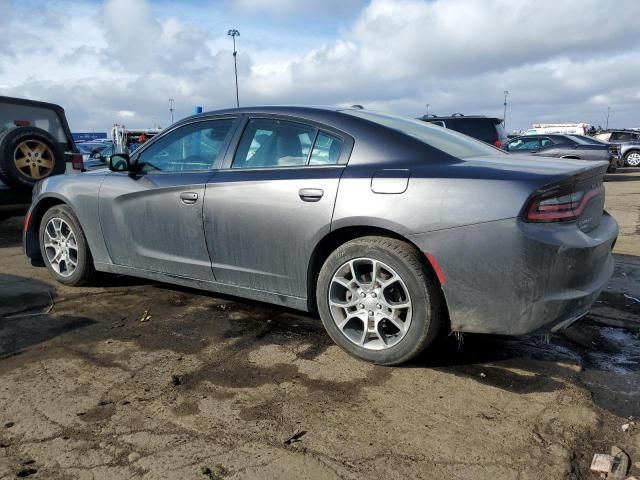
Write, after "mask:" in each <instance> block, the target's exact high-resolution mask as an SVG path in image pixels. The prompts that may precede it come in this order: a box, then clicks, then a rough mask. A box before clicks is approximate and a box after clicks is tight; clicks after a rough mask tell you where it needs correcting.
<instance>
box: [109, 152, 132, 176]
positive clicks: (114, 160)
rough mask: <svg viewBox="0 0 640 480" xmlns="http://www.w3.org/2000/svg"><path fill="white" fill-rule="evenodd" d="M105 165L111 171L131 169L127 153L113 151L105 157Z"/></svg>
mask: <svg viewBox="0 0 640 480" xmlns="http://www.w3.org/2000/svg"><path fill="white" fill-rule="evenodd" d="M107 165H108V166H109V170H111V171H113V172H128V171H129V170H130V169H131V164H130V163H129V155H127V154H126V153H114V154H113V155H111V156H110V157H107Z"/></svg>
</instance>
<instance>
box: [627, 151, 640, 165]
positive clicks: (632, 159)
mask: <svg viewBox="0 0 640 480" xmlns="http://www.w3.org/2000/svg"><path fill="white" fill-rule="evenodd" d="M624 164H625V165H627V166H629V167H637V166H640V151H638V150H632V151H630V152H627V154H626V155H625V156H624Z"/></svg>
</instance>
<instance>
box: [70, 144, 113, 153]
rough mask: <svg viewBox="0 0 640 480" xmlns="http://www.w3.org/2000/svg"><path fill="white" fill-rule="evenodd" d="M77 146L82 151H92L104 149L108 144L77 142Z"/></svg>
mask: <svg viewBox="0 0 640 480" xmlns="http://www.w3.org/2000/svg"><path fill="white" fill-rule="evenodd" d="M76 147H78V150H80V153H92V152H95V151H100V150H104V149H105V148H106V147H107V146H106V145H99V144H95V143H76Z"/></svg>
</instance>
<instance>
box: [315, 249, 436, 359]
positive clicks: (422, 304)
mask: <svg viewBox="0 0 640 480" xmlns="http://www.w3.org/2000/svg"><path fill="white" fill-rule="evenodd" d="M316 301H317V305H318V311H319V313H320V317H321V319H322V323H323V324H324V327H325V328H326V330H327V332H328V333H329V335H330V336H331V338H332V339H333V340H334V341H335V342H336V343H337V344H338V345H339V346H341V347H342V348H343V349H344V350H346V351H347V352H348V353H350V354H352V355H354V356H355V357H358V358H361V359H363V360H367V361H371V362H375V363H378V364H382V365H395V364H399V363H403V362H406V361H408V360H410V359H411V358H413V357H414V356H416V355H417V354H418V353H420V352H421V351H423V350H424V349H425V348H427V347H428V346H429V345H430V344H431V343H432V342H433V340H434V339H435V337H436V335H437V333H438V330H439V328H440V326H441V323H442V312H441V292H440V290H439V287H438V286H437V285H436V283H435V281H434V279H433V278H432V275H431V274H430V272H429V271H428V270H427V268H426V265H425V264H424V260H423V259H422V258H421V255H420V253H419V252H418V251H416V249H415V248H413V247H412V246H411V245H409V244H407V243H405V242H402V241H400V240H396V239H392V238H386V237H362V238H358V239H355V240H352V241H350V242H347V243H345V244H344V245H342V246H340V247H339V248H338V249H336V250H335V251H334V252H333V253H331V255H329V257H328V258H327V260H326V261H325V263H324V265H323V266H322V269H321V270H320V274H319V276H318V283H317V291H316Z"/></svg>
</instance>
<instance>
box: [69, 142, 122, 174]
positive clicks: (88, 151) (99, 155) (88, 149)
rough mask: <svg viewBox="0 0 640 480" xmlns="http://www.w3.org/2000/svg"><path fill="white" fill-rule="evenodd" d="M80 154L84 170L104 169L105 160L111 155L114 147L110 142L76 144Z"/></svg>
mask: <svg viewBox="0 0 640 480" xmlns="http://www.w3.org/2000/svg"><path fill="white" fill-rule="evenodd" d="M77 146H78V149H79V150H80V152H81V153H82V160H83V167H84V170H94V169H96V168H106V166H107V159H108V158H109V157H110V156H111V155H113V153H114V150H115V147H114V143H113V142H112V141H101V142H84V143H78V144H77Z"/></svg>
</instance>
